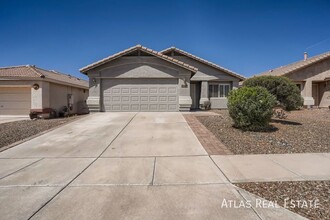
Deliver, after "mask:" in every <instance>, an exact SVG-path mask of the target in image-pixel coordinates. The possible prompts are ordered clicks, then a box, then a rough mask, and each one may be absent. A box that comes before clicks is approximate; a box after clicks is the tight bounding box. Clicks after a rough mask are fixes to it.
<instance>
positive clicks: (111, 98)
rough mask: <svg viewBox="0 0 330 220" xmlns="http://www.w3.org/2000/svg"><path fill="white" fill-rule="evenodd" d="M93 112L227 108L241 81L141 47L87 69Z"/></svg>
mask: <svg viewBox="0 0 330 220" xmlns="http://www.w3.org/2000/svg"><path fill="white" fill-rule="evenodd" d="M80 71H81V72H82V73H84V74H86V75H88V77H89V97H88V100H87V104H88V106H89V109H90V110H91V111H179V110H180V111H187V110H188V111H189V110H190V109H198V108H200V106H201V105H203V104H204V103H205V102H207V101H210V102H211V108H227V98H226V97H227V95H228V93H229V91H230V90H231V89H234V88H237V87H238V83H239V81H241V80H244V77H243V76H241V75H239V74H237V73H234V72H232V71H230V70H228V69H225V68H223V67H220V66H218V65H216V64H214V63H211V62H208V61H206V60H203V59H201V58H199V57H196V56H194V55H192V54H190V53H187V52H185V51H183V50H180V49H177V48H174V47H171V48H168V49H166V50H163V51H162V52H157V51H154V50H151V49H148V48H146V47H143V46H141V45H137V46H134V47H131V48H129V49H127V50H124V51H121V52H119V53H117V54H114V55H112V56H109V57H107V58H104V59H102V60H100V61H98V62H95V63H93V64H90V65H88V66H86V67H84V68H82V69H80Z"/></svg>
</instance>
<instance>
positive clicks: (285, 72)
mask: <svg viewBox="0 0 330 220" xmlns="http://www.w3.org/2000/svg"><path fill="white" fill-rule="evenodd" d="M259 75H272V76H286V77H288V78H290V79H291V80H293V81H294V82H295V83H296V84H297V86H298V87H299V88H300V91H301V95H302V96H303V98H304V105H305V106H317V107H321V108H324V107H329V106H330V52H327V53H324V54H320V55H317V56H314V57H311V58H308V57H307V53H305V54H304V59H303V60H301V61H298V62H295V63H292V64H289V65H286V66H283V67H279V68H277V69H273V70H269V71H267V72H264V73H261V74H259Z"/></svg>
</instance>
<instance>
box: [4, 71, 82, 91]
mask: <svg viewBox="0 0 330 220" xmlns="http://www.w3.org/2000/svg"><path fill="white" fill-rule="evenodd" d="M1 78H5V79H26V78H31V79H40V78H42V79H44V80H46V81H47V79H50V80H53V81H57V82H58V83H64V84H66V83H69V84H72V85H76V86H79V87H86V88H88V81H86V80H83V79H79V78H77V77H74V76H71V75H66V74H63V73H59V72H56V71H54V70H45V69H41V68H39V67H36V66H32V65H26V66H10V67H2V68H0V79H1Z"/></svg>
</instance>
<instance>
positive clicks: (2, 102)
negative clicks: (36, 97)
mask: <svg viewBox="0 0 330 220" xmlns="http://www.w3.org/2000/svg"><path fill="white" fill-rule="evenodd" d="M30 108H31V88H28V87H21V88H17V87H0V115H28V114H29V113H30Z"/></svg>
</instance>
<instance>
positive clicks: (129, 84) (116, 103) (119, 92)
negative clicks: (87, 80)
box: [102, 78, 178, 112]
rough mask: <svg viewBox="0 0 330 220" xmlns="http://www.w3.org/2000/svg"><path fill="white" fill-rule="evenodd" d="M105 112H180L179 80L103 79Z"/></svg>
mask: <svg viewBox="0 0 330 220" xmlns="http://www.w3.org/2000/svg"><path fill="white" fill-rule="evenodd" d="M102 89H103V104H104V110H105V111H164V112H165V111H178V79H175V78H173V79H103V80H102Z"/></svg>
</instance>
